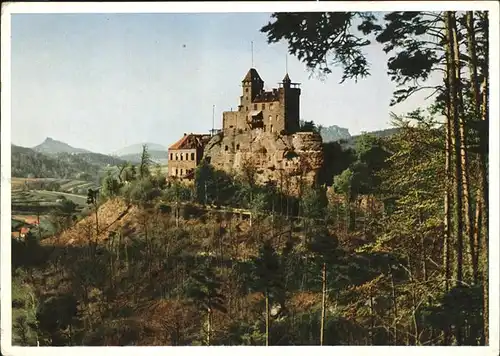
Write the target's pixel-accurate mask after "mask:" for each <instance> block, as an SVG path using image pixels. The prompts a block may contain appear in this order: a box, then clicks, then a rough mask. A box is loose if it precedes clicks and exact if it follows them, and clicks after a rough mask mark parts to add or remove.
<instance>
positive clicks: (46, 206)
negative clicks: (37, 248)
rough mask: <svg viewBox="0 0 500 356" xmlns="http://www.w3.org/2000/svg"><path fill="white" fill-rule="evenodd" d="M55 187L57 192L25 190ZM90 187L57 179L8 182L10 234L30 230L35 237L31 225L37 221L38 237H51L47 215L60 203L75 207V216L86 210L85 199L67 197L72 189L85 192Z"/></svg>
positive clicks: (51, 228)
mask: <svg viewBox="0 0 500 356" xmlns="http://www.w3.org/2000/svg"><path fill="white" fill-rule="evenodd" d="M54 183H56V184H59V186H60V188H59V189H61V190H64V191H49V190H29V188H33V187H39V186H40V184H42V187H43V184H54ZM91 186H92V183H89V182H82V181H74V180H73V181H72V180H61V179H22V178H13V179H12V229H11V230H12V231H19V230H20V229H21V228H22V227H23V226H31V227H32V229H31V231H32V232H33V233H35V234H38V229H37V228H36V227H35V228H34V225H36V224H37V223H38V217H40V230H41V231H40V233H41V235H42V236H43V237H47V236H50V235H52V234H54V233H55V227H54V225H53V224H52V221H51V214H52V212H53V211H54V209H55V208H56V207H57V205H58V203H59V202H60V200H61V199H68V200H71V201H73V202H74V203H75V204H77V213H78V212H81V211H82V210H83V209H84V208H85V206H86V196H85V195H78V194H72V193H67V191H73V189H75V188H78V189H88V187H91Z"/></svg>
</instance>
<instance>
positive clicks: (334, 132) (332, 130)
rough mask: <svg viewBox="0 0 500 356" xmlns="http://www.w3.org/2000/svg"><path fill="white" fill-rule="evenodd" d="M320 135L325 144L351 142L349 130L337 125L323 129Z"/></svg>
mask: <svg viewBox="0 0 500 356" xmlns="http://www.w3.org/2000/svg"><path fill="white" fill-rule="evenodd" d="M320 134H321V138H322V139H323V142H325V143H327V142H334V141H340V140H349V139H350V138H351V134H350V133H349V129H346V128H343V127H340V126H337V125H333V126H324V127H321V131H320Z"/></svg>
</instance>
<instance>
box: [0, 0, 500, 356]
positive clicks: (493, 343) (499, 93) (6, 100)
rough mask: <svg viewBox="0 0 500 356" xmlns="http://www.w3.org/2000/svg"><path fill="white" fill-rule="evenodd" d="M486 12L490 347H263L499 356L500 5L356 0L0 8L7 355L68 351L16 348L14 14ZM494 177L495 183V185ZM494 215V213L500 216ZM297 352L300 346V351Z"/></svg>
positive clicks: (129, 350) (141, 350) (245, 350)
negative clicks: (13, 298) (13, 305)
mask: <svg viewBox="0 0 500 356" xmlns="http://www.w3.org/2000/svg"><path fill="white" fill-rule="evenodd" d="M452 9H453V10H457V11H460V10H462V11H465V10H488V11H489V12H490V78H491V79H490V117H491V118H492V120H491V122H490V162H491V163H493V164H491V163H490V175H489V182H490V257H489V261H490V267H489V269H490V270H489V276H490V284H489V285H490V323H489V325H490V333H489V334H490V346H489V347H477V346H476V347H465V346H463V347H436V346H429V347H425V348H419V347H405V346H379V347H376V348H373V347H370V346H364V347H356V346H332V347H323V348H317V347H307V346H304V347H301V348H300V349H297V348H289V347H272V348H265V347H261V348H260V349H259V350H258V352H259V353H263V354H276V352H280V351H281V352H311V353H312V352H314V353H316V354H318V353H319V354H330V353H333V352H335V353H342V354H348V353H351V352H355V353H357V354H365V355H370V356H371V355H372V354H373V353H374V350H376V352H380V353H383V354H386V355H390V354H391V355H392V354H393V355H400V354H403V353H404V354H406V355H407V356H410V355H416V354H422V353H427V352H431V353H439V354H440V355H444V354H449V355H470V354H484V355H492V356H493V355H498V354H499V334H500V330H499V320H500V317H499V313H498V311H499V269H498V261H499V246H500V245H499V241H498V232H499V219H498V213H499V200H498V197H499V189H498V188H499V187H498V182H499V168H500V167H499V160H498V152H499V140H498V136H497V134H498V133H499V122H498V120H499V119H498V118H499V117H500V111H499V101H498V98H499V97H500V90H499V82H498V78H499V75H500V73H499V54H500V53H499V5H498V3H497V2H496V1H471V2H469V1H456V2H444V1H443V2H438V1H382V2H377V1H369V2H368V1H351V2H340V1H339V2H337V1H335V2H322V1H317V2H232V3H229V2H211V3H208V2H184V3H152V2H134V3H132V2H131V3H98V2H81V3H78V2H77V3H50V2H39V3H5V4H4V5H3V6H2V19H1V33H2V38H1V44H2V47H1V48H2V51H1V55H2V57H1V64H2V66H1V84H2V87H3V88H2V89H3V90H2V91H1V116H2V118H3V120H1V159H2V161H1V183H2V184H1V236H2V238H1V274H2V280H1V281H2V282H1V287H2V288H1V301H2V303H1V308H2V309H1V317H2V320H1V343H2V344H1V350H2V354H3V355H31V354H37V355H53V354H66V353H67V352H68V350H67V349H66V350H64V349H62V348H53V347H30V348H29V347H12V344H11V343H12V341H11V337H12V330H11V322H12V320H11V318H12V315H11V307H10V305H11V302H10V301H11V288H10V286H11V266H10V261H11V254H10V251H11V240H10V235H11V234H10V219H11V195H10V193H11V192H10V174H11V166H10V162H11V157H10V154H11V146H10V142H11V141H10V140H11V134H10V133H11V121H10V118H11V111H10V110H11V107H10V105H11V100H10V99H11V97H10V84H11V82H10V80H11V78H10V31H11V28H10V19H11V14H17V13H169V12H170V13H195V12H198V13H199V12H207V13H210V12H212V13H214V12H281V11H287V12H295V11H297V12H300V11H398V10H405V11H419V10H420V11H421V10H429V11H430V10H433V11H444V10H452ZM491 183H492V184H491ZM495 216H496V218H495ZM91 350H92V351H95V352H98V353H99V354H100V355H105V354H106V355H108V354H109V355H112V354H116V353H118V352H120V353H121V354H130V355H137V354H147V355H151V354H158V355H159V354H160V353H161V354H162V355H163V354H165V352H169V353H172V352H173V353H176V354H188V353H191V354H193V355H194V354H198V353H199V352H203V353H205V354H213V355H220V354H221V353H222V354H223V353H226V354H233V353H234V352H236V353H238V354H239V355H241V356H243V355H252V356H254V354H255V352H256V351H257V350H256V349H255V347H243V346H241V347H238V346H234V347H194V346H191V347H173V348H171V347H125V348H124V347H93V348H91ZM299 350H300V351H299ZM70 352H71V353H72V355H75V356H76V355H86V354H88V352H89V348H85V347H72V348H71V350H70Z"/></svg>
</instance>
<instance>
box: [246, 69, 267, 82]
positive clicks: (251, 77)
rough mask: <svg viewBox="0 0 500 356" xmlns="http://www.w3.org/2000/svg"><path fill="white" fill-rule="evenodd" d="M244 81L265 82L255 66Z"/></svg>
mask: <svg viewBox="0 0 500 356" xmlns="http://www.w3.org/2000/svg"><path fill="white" fill-rule="evenodd" d="M242 82H264V81H263V80H262V78H261V77H260V75H259V73H257V70H256V69H255V68H250V70H249V71H248V73H247V75H246V76H245V78H244V79H243V80H242Z"/></svg>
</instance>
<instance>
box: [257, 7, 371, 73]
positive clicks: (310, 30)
mask: <svg viewBox="0 0 500 356" xmlns="http://www.w3.org/2000/svg"><path fill="white" fill-rule="evenodd" d="M271 18H272V19H273V20H274V21H273V22H269V23H268V24H267V25H265V26H263V27H262V28H261V32H263V33H265V34H266V35H267V40H268V42H269V43H277V42H279V41H282V40H286V42H288V51H289V52H290V54H292V55H294V56H297V58H298V59H299V60H301V61H303V62H304V63H305V64H306V65H307V67H308V68H309V69H311V70H318V71H319V72H320V74H324V75H327V74H330V73H331V72H332V69H331V67H332V66H337V65H340V66H341V67H342V70H343V74H342V80H341V82H343V81H345V80H347V79H355V80H357V79H358V78H363V77H366V76H368V75H369V64H368V61H367V60H366V58H365V56H364V54H363V53H362V49H363V48H364V47H366V46H368V45H369V44H370V43H371V42H370V40H368V39H367V38H366V36H361V34H359V35H358V34H357V33H356V29H357V30H358V31H359V32H361V33H362V34H363V35H367V34H369V33H371V32H372V31H373V30H376V29H379V28H380V27H379V26H378V25H377V24H376V18H375V16H374V15H373V14H371V13H369V12H364V13H363V12H323V13H321V12H315V13H273V14H272V15H271ZM355 22H358V23H359V25H358V26H357V28H354V25H353V24H354V23H355ZM330 57H332V58H330Z"/></svg>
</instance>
